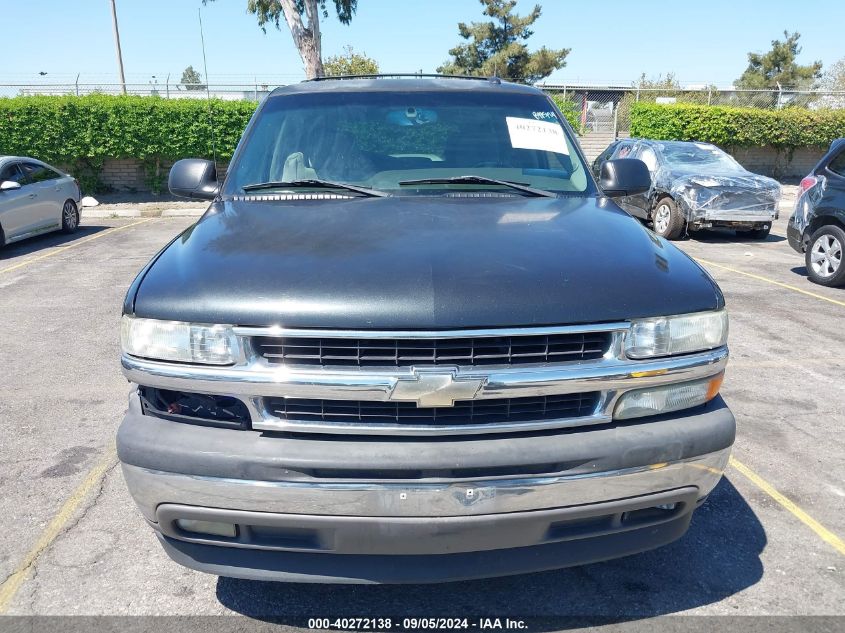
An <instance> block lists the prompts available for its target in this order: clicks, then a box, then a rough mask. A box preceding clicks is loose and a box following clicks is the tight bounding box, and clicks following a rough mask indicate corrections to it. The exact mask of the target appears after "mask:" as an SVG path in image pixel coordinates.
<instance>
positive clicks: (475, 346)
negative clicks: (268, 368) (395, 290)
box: [253, 332, 610, 367]
mask: <svg viewBox="0 0 845 633" xmlns="http://www.w3.org/2000/svg"><path fill="white" fill-rule="evenodd" d="M253 345H254V346H255V349H256V350H257V352H258V353H259V354H260V355H261V356H263V357H264V358H265V359H266V360H267V362H269V363H273V364H289V365H318V366H341V367H343V366H352V367H410V366H413V367H427V366H438V365H461V366H478V365H522V364H528V363H549V362H554V363H558V362H567V361H580V360H595V359H599V358H601V357H602V356H604V354H605V353H606V352H607V350H608V347H609V345H610V334H609V333H608V332H577V333H570V332H567V333H560V334H534V335H524V336H478V337H461V338H446V337H444V338H420V339H413V338H401V339H400V338H393V339H391V338H378V339H367V338H318V337H299V336H288V337H269V336H263V337H256V338H254V339H253Z"/></svg>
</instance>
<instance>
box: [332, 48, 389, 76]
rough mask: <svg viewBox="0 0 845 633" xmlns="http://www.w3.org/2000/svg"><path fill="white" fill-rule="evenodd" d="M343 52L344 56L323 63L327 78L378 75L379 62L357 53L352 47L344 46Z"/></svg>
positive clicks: (337, 56)
mask: <svg viewBox="0 0 845 633" xmlns="http://www.w3.org/2000/svg"><path fill="white" fill-rule="evenodd" d="M343 51H344V52H343V55H333V56H331V57H329V58H328V59H327V60H326V61H325V62H323V70H324V71H325V74H326V76H338V75H376V74H378V72H379V68H378V62H377V61H376V60H374V59H373V58H372V57H367V54H366V53H356V52H355V51H354V50H353V49H352V47H351V46H344V47H343Z"/></svg>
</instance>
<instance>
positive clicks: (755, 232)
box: [737, 224, 772, 240]
mask: <svg viewBox="0 0 845 633" xmlns="http://www.w3.org/2000/svg"><path fill="white" fill-rule="evenodd" d="M771 230H772V225H771V224H770V225H769V226H768V227H766V228H765V229H751V230H750V231H737V232H738V233H739V234H740V235H742V236H743V237H748V238H751V239H752V240H764V239H766V238H767V237H769V233H770V232H771Z"/></svg>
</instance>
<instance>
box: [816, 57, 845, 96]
mask: <svg viewBox="0 0 845 633" xmlns="http://www.w3.org/2000/svg"><path fill="white" fill-rule="evenodd" d="M819 88H821V89H822V90H830V91H843V90H845V57H843V58H842V59H840V60H839V61H838V62H836V63H835V64H833V66H831V67H830V68H828V69H827V72H825V74H824V75H822V80H821V81H820V82H819Z"/></svg>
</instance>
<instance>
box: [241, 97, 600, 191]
mask: <svg viewBox="0 0 845 633" xmlns="http://www.w3.org/2000/svg"><path fill="white" fill-rule="evenodd" d="M461 176H478V177H481V178H478V179H476V181H475V182H470V181H467V180H464V181H462V182H461V181H459V182H443V180H444V179H448V178H455V177H461ZM432 179H434V180H436V181H437V182H434V183H412V182H407V181H419V180H432ZM483 179H495V180H500V181H508V182H510V183H517V184H519V185H524V186H529V187H532V188H534V189H543V190H546V191H553V192H561V193H564V192H586V191H587V190H588V188H590V187H591V186H592V185H591V181H590V179H589V177H588V176H587V173H586V170H585V169H584V165H583V163H582V162H581V159H580V158H579V157H578V155H577V154H576V153H575V151H574V147H573V142H572V139H571V138H570V137H569V134H568V133H567V131H566V130H565V128H564V126H563V125H561V122H560V120H559V118H558V116H557V114H556V113H555V112H554V110H553V109H552V106H551V104H550V102H549V101H548V99H547V98H546V97H544V96H542V95H533V94H527V93H521V94H519V93H505V94H493V93H491V92H484V91H478V92H475V91H439V92H438V91H430V92H425V91H407V92H380V91H370V92H366V91H362V92H344V91H337V92H315V93H306V94H294V95H282V96H277V97H270V98H269V100H268V102H267V103H266V104H265V105H264V106H263V107H262V108H261V111H260V112H259V114H258V115H257V119H256V121H255V122H254V124H253V125H252V127H251V129H250V132H249V134H248V136H247V137H246V138H245V140H244V142H243V146H242V147H241V148H240V149H239V151H238V154H237V156H236V158H235V160H234V161H233V164H232V167H231V169H230V172H229V176H228V178H227V181H226V186H225V193H226V194H228V195H242V194H243V193H244V192H245V188H246V189H247V190H248V189H249V188H250V187H249V186H250V185H257V184H262V183H263V187H262V189H264V190H265V191H266V190H267V189H272V188H273V187H272V185H273V184H274V183H279V188H280V189H283V188H287V187H285V186H284V185H285V183H287V184H293V185H296V186H299V187H307V186H308V185H307V183H303V182H302V181H314V180H321V181H328V182H333V183H345V184H353V185H357V186H359V187H369V188H372V189H376V190H381V191H390V192H391V193H393V194H420V193H424V194H432V193H438V192H439V193H442V192H443V191H444V190H454V189H467V188H471V189H490V190H497V191H502V192H509V193H518V190H516V189H514V188H513V187H511V188H508V187H507V185H506V183H501V184H495V183H492V182H481V181H482V180H483ZM403 183H404V184H403Z"/></svg>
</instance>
